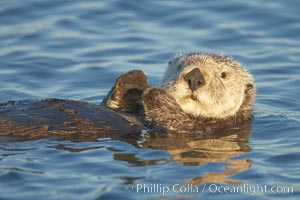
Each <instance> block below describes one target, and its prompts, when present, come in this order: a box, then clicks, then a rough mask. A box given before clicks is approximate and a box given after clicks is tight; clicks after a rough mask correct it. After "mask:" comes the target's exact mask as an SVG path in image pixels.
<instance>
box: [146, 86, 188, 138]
mask: <svg viewBox="0 0 300 200" xmlns="http://www.w3.org/2000/svg"><path fill="white" fill-rule="evenodd" d="M142 101H143V106H144V111H145V120H146V121H147V122H149V125H150V126H154V128H155V129H156V130H157V129H163V130H166V131H179V132H180V131H181V130H185V131H186V130H189V129H190V130H191V129H193V128H194V123H193V122H191V121H192V120H191V119H190V118H189V117H188V116H187V115H186V114H185V113H184V112H183V111H182V109H181V108H180V106H179V105H178V104H177V103H176V100H175V99H174V98H173V97H172V96H171V95H170V94H168V93H167V91H165V90H163V89H161V88H156V87H153V88H148V89H146V90H145V92H144V94H143V96H142ZM183 126H184V127H183Z"/></svg>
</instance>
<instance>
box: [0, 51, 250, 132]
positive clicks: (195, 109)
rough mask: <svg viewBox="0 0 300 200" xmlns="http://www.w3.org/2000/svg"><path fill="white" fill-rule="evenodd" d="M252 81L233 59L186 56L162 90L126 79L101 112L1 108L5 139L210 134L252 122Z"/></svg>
mask: <svg viewBox="0 0 300 200" xmlns="http://www.w3.org/2000/svg"><path fill="white" fill-rule="evenodd" d="M254 96H255V87H254V81H253V78H252V76H251V75H250V74H249V73H248V71H247V70H245V69H244V68H243V67H242V66H241V64H240V63H238V62H236V61H234V60H233V59H232V58H226V57H223V56H220V55H215V54H204V53H190V54H181V55H178V56H176V57H175V58H174V59H172V60H171V61H169V66H168V68H167V70H166V72H165V75H164V77H163V81H162V83H161V85H159V86H157V87H149V86H148V83H147V78H146V76H145V75H144V73H143V72H142V71H140V70H133V71H130V72H127V73H125V74H123V75H121V76H120V77H119V78H118V79H117V80H116V83H115V85H114V86H113V87H112V89H111V90H110V92H109V93H108V95H107V96H106V97H105V98H104V100H103V102H102V103H101V105H100V106H97V105H93V104H89V103H86V102H80V101H73V100H61V99H46V100H42V101H31V100H25V101H10V102H7V103H2V104H0V135H22V136H48V135H60V136H75V135H76V137H79V136H81V137H88V134H89V135H93V136H98V135H103V134H104V135H106V134H107V135H110V134H113V133H115V134H128V133H133V132H134V133H136V132H140V131H141V130H145V129H146V130H152V129H154V130H163V131H170V132H172V131H176V132H182V133H190V132H194V133H195V132H196V133H200V134H202V133H207V132H211V131H214V130H217V129H220V128H228V127H234V126H237V125H239V124H242V123H246V122H250V121H251V119H252V108H253V102H254Z"/></svg>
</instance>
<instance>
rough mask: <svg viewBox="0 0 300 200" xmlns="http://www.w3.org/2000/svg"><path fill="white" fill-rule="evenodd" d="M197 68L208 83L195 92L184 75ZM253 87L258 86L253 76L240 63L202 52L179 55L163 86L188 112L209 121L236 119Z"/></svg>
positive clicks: (170, 68)
mask: <svg viewBox="0 0 300 200" xmlns="http://www.w3.org/2000/svg"><path fill="white" fill-rule="evenodd" d="M195 68H198V69H200V72H201V73H202V75H203V77H204V80H205V84H204V85H203V86H201V87H200V88H197V89H196V90H195V91H194V92H192V90H191V89H190V88H189V86H188V83H187V81H186V80H184V76H185V75H186V74H188V73H189V72H191V71H192V70H193V69H195ZM222 73H223V74H222ZM224 74H225V75H224ZM249 84H250V85H252V87H253V86H254V85H253V84H254V83H253V79H252V76H251V75H250V74H249V73H248V72H247V71H246V70H245V69H244V68H243V67H242V66H241V65H240V64H239V63H238V62H235V61H233V60H232V59H231V58H224V57H222V56H217V55H213V54H198V53H196V54H186V55H179V56H177V57H175V58H174V59H173V60H171V61H170V62H169V67H168V69H167V71H166V72H165V76H164V78H163V81H162V87H163V88H165V89H166V90H167V91H168V92H169V93H170V94H171V95H172V96H173V97H174V98H175V100H176V101H177V103H178V104H179V105H180V106H181V108H182V110H183V111H184V112H185V113H188V114H190V115H192V116H195V117H205V118H226V117H229V116H234V115H235V114H236V112H237V111H238V110H239V108H240V107H241V105H242V103H243V100H244V98H245V91H246V89H247V86H249Z"/></svg>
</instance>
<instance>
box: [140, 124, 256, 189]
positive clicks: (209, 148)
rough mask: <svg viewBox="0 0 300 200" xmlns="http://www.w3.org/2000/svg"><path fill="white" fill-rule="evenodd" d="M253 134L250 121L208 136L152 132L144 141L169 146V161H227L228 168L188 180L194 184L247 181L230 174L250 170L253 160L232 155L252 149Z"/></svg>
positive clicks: (163, 147) (145, 144) (155, 146)
mask: <svg viewBox="0 0 300 200" xmlns="http://www.w3.org/2000/svg"><path fill="white" fill-rule="evenodd" d="M250 134H251V126H250V125H248V126H243V127H239V128H236V129H231V130H223V131H220V132H219V133H217V134H213V135H207V136H199V135H193V134H163V133H159V132H150V133H149V134H147V135H146V137H145V141H144V142H142V143H141V144H140V145H141V146H142V147H144V148H145V147H146V148H152V149H161V150H165V151H167V152H168V153H170V154H171V155H172V158H171V159H169V160H168V162H174V161H175V162H180V163H181V164H182V165H184V166H197V165H204V164H207V163H217V162H224V163H226V165H225V166H224V167H223V168H224V172H208V173H205V174H204V175H203V176H198V177H191V178H190V179H189V180H187V181H188V182H190V183H192V184H194V185H197V184H202V183H207V182H214V183H230V184H238V183H242V182H243V181H234V180H228V177H229V176H232V175H234V174H236V173H239V172H242V171H244V170H247V169H248V168H249V167H250V163H251V160H250V159H248V158H243V159H235V160H232V158H233V157H237V156H239V155H241V154H244V153H246V152H249V151H251V148H250V147H249V146H248V144H247V143H248V139H249V136H250Z"/></svg>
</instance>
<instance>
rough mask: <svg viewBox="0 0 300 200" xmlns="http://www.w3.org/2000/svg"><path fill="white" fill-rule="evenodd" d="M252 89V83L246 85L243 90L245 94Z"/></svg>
mask: <svg viewBox="0 0 300 200" xmlns="http://www.w3.org/2000/svg"><path fill="white" fill-rule="evenodd" d="M253 88H254V86H253V84H252V83H248V84H247V85H246V90H245V93H247V92H248V91H249V90H252V89H253Z"/></svg>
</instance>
